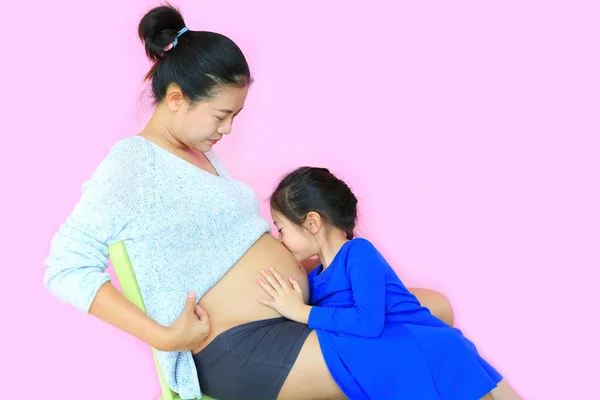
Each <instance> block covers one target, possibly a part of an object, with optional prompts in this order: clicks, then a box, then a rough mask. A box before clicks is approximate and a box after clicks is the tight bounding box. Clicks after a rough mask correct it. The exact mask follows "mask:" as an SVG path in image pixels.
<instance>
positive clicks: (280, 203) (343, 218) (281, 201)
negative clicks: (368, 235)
mask: <svg viewBox="0 0 600 400" xmlns="http://www.w3.org/2000/svg"><path fill="white" fill-rule="evenodd" d="M357 203H358V200H357V199H356V196H354V193H352V190H350V188H349V187H348V185H346V183H345V182H344V181H342V180H341V179H338V178H336V177H335V176H334V175H333V174H332V173H331V172H329V170H328V169H325V168H315V167H300V168H298V169H296V170H295V171H293V172H291V173H289V174H288V175H287V176H285V177H284V178H283V180H282V181H281V182H280V183H279V185H278V186H277V188H276V189H275V191H274V192H273V195H272V196H271V208H272V209H273V210H274V211H277V212H280V213H281V214H282V215H283V216H284V217H286V218H287V219H289V220H290V221H291V222H293V223H294V224H296V225H302V224H303V223H304V221H305V220H306V216H307V215H308V213H309V212H311V211H314V212H317V213H319V215H321V217H322V218H324V219H325V220H326V221H327V222H328V223H329V224H331V225H333V226H335V227H336V228H339V229H342V230H343V231H344V233H345V234H346V237H347V238H348V239H353V238H354V227H355V225H356V204H357Z"/></svg>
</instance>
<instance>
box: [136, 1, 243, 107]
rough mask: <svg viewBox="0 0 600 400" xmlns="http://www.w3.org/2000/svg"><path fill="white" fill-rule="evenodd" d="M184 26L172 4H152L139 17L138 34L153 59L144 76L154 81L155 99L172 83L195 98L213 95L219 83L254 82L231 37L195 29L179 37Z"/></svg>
mask: <svg viewBox="0 0 600 400" xmlns="http://www.w3.org/2000/svg"><path fill="white" fill-rule="evenodd" d="M185 27H186V25H185V22H184V21H183V17H182V16H181V13H180V12H179V11H178V10H177V9H176V8H175V7H173V6H172V5H169V4H166V5H163V6H160V7H156V8H153V9H152V10H150V11H149V12H148V13H147V14H146V15H144V17H143V18H142V20H141V21H140V25H139V28H138V34H139V36H140V39H141V40H142V42H144V46H145V48H146V54H147V55H148V58H150V60H152V61H154V65H153V66H152V68H151V69H150V71H149V72H148V74H146V77H145V79H146V80H151V81H152V94H153V95H154V100H155V102H156V103H159V102H160V101H161V100H163V98H164V97H165V95H166V93H167V87H168V86H169V85H170V84H171V83H175V84H177V85H178V86H179V87H180V88H181V90H182V92H183V94H184V95H185V96H186V97H187V98H189V99H190V100H192V101H200V100H202V99H206V98H210V97H211V96H212V95H213V94H214V92H215V89H217V88H218V87H219V86H223V85H224V86H233V87H246V86H248V85H250V84H251V83H252V77H251V76H250V68H249V67H248V62H247V61H246V58H245V57H244V54H243V53H242V51H241V50H240V48H239V47H238V46H237V45H236V44H235V43H234V42H233V41H232V40H231V39H229V38H228V37H226V36H223V35H221V34H219V33H214V32H200V31H192V30H189V31H187V32H185V33H183V34H181V35H180V36H179V37H177V35H178V34H179V32H180V31H181V29H183V28H185ZM176 38H177V42H176V45H173V42H174V41H175V39H176Z"/></svg>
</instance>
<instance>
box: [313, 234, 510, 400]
mask: <svg viewBox="0 0 600 400" xmlns="http://www.w3.org/2000/svg"><path fill="white" fill-rule="evenodd" d="M308 281H309V285H310V292H311V299H310V304H311V305H312V306H313V308H312V310H311V312H310V316H309V320H308V325H309V327H310V328H313V329H315V330H316V332H317V335H318V337H319V341H320V344H321V350H322V351H323V356H324V358H325V362H326V363H327V367H328V368H329V371H330V372H331V375H332V376H333V378H334V380H335V381H336V382H337V383H338V385H339V386H340V388H341V389H342V390H343V392H344V393H345V395H346V396H347V397H348V398H349V399H351V400H362V399H373V400H394V399H406V400H441V399H443V400H479V399H480V398H481V397H483V396H484V395H486V394H487V393H489V392H490V391H491V390H492V389H494V388H495V387H496V385H497V384H498V382H500V381H501V380H502V376H501V375H500V374H499V373H498V372H497V371H496V370H495V369H494V368H493V367H492V366H491V365H490V364H488V363H487V362H486V361H485V360H484V359H483V358H482V357H481V356H480V355H479V354H478V352H477V349H476V348H475V346H474V345H473V343H471V342H470V341H469V340H468V339H467V338H465V337H464V336H463V334H462V333H461V331H460V330H458V329H456V328H452V327H450V326H449V325H447V324H445V323H444V322H442V321H441V320H440V319H438V318H436V317H435V316H433V315H432V314H431V313H430V312H429V310H428V309H427V308H425V307H423V306H421V305H420V303H419V301H418V300H417V298H416V297H415V296H414V295H412V294H411V293H410V292H409V291H408V290H407V289H406V287H405V286H404V284H403V283H402V282H401V281H400V279H399V278H398V276H397V275H396V273H395V272H394V270H393V269H392V267H391V266H390V265H389V264H388V263H387V261H386V260H385V259H384V258H383V256H382V255H381V254H380V253H379V252H378V251H377V249H376V248H375V247H374V246H373V245H372V244H371V243H370V242H369V241H367V240H365V239H353V240H351V241H348V242H347V243H345V244H344V246H343V247H342V249H341V250H340V251H339V252H338V254H337V255H336V256H335V259H334V260H333V262H332V263H331V265H330V266H329V268H327V269H325V270H323V267H322V266H319V267H318V268H317V269H316V270H314V271H313V272H311V273H310V274H309V275H308Z"/></svg>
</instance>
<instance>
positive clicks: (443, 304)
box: [408, 288, 454, 326]
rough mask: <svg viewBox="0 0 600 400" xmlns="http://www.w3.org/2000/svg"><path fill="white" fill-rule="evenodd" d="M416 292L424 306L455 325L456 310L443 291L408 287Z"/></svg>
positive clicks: (449, 323) (412, 291)
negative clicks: (453, 309) (454, 310)
mask: <svg viewBox="0 0 600 400" xmlns="http://www.w3.org/2000/svg"><path fill="white" fill-rule="evenodd" d="M408 290H409V292H411V293H412V294H414V295H415V296H416V297H417V299H418V300H419V303H421V305H422V306H423V307H427V308H428V309H429V311H431V313H432V314H433V315H435V316H436V317H438V318H439V319H441V320H442V321H444V322H445V323H447V324H448V325H450V326H453V325H454V312H453V311H452V306H451V305H450V301H448V299H447V298H446V297H445V296H444V295H443V294H441V293H439V292H436V291H435V290H431V289H416V288H408Z"/></svg>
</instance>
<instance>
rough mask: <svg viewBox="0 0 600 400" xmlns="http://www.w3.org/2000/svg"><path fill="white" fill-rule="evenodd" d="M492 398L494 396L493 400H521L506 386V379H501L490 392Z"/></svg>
mask: <svg viewBox="0 0 600 400" xmlns="http://www.w3.org/2000/svg"><path fill="white" fill-rule="evenodd" d="M492 396H494V400H521V398H520V397H519V395H518V394H517V393H516V392H515V391H514V390H513V389H512V388H511V387H510V386H509V385H508V383H507V382H506V379H502V380H501V381H500V383H498V386H496V388H495V389H494V390H492Z"/></svg>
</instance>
